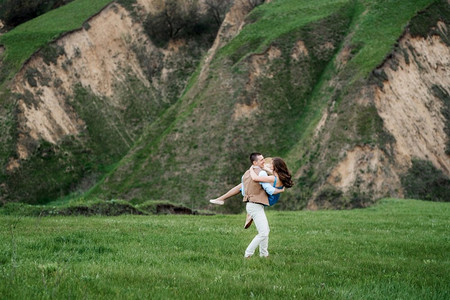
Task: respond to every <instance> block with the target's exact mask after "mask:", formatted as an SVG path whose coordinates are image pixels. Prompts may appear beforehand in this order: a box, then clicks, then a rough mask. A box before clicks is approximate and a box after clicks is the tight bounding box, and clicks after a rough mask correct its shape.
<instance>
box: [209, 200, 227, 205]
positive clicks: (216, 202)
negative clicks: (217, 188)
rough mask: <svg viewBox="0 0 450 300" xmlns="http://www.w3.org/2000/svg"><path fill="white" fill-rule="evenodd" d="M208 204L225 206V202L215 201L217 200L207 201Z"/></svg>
mask: <svg viewBox="0 0 450 300" xmlns="http://www.w3.org/2000/svg"><path fill="white" fill-rule="evenodd" d="M209 202H211V203H212V204H217V205H224V204H225V201H223V200H217V199H211V200H209Z"/></svg>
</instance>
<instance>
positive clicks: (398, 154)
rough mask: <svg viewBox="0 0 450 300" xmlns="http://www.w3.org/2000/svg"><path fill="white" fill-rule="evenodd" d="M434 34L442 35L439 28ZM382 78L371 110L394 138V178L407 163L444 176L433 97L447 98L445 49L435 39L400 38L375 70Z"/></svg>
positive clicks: (449, 80) (448, 162)
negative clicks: (427, 164)
mask: <svg viewBox="0 0 450 300" xmlns="http://www.w3.org/2000/svg"><path fill="white" fill-rule="evenodd" d="M436 29H438V30H440V31H442V33H443V34H447V30H448V29H447V26H446V25H445V24H444V23H443V22H439V23H438V24H437V26H436ZM381 70H383V71H384V73H385V74H386V76H387V80H385V81H384V82H383V87H382V88H380V87H379V88H377V90H376V95H375V104H376V107H377V109H378V112H379V114H380V116H381V118H382V119H383V121H384V125H385V127H386V129H387V130H388V131H389V132H390V133H391V134H392V136H393V137H394V138H395V146H394V157H395V161H396V166H397V167H398V170H399V171H400V172H402V171H403V172H404V171H405V170H406V169H408V168H409V167H410V166H411V159H412V158H419V159H423V160H429V161H431V162H432V163H433V165H434V166H435V167H436V168H438V169H441V170H442V171H443V172H444V173H445V174H447V175H450V156H449V155H448V154H446V149H445V148H446V141H447V140H448V138H449V137H448V136H447V134H446V133H445V126H446V122H448V120H446V119H445V117H444V116H443V114H442V110H443V105H444V103H443V101H442V99H440V98H439V97H437V95H436V94H435V93H434V91H433V90H434V89H436V88H438V89H442V90H445V91H446V92H447V93H450V47H449V45H447V44H446V43H445V42H444V41H443V40H442V38H441V37H440V36H439V35H438V34H435V35H432V36H430V37H427V38H423V37H411V35H410V34H406V35H405V36H404V37H403V38H402V39H401V40H400V42H399V46H398V51H396V52H395V54H394V55H393V57H392V58H390V59H389V60H388V61H386V63H385V64H384V65H383V66H382V67H381Z"/></svg>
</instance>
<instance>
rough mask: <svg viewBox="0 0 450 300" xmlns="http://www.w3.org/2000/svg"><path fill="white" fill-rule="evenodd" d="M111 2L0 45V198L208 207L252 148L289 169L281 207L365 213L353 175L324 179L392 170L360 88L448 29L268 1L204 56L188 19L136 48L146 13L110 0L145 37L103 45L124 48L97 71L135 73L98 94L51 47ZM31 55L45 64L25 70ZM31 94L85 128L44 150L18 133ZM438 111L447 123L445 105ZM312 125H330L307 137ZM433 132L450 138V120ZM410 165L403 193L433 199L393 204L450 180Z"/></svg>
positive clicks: (397, 17) (72, 9)
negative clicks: (362, 150)
mask: <svg viewBox="0 0 450 300" xmlns="http://www.w3.org/2000/svg"><path fill="white" fill-rule="evenodd" d="M109 2H110V1H100V0H98V1H84V0H75V1H73V2H71V3H69V4H67V5H66V6H63V7H61V8H58V9H56V10H53V11H50V12H48V13H46V14H44V15H41V16H39V17H38V18H36V19H33V20H31V21H29V22H27V23H24V24H21V25H20V26H18V27H17V28H15V29H13V30H11V31H10V32H8V33H6V34H4V35H2V36H0V44H2V45H3V47H2V48H1V49H0V51H2V50H3V49H4V52H3V54H0V55H1V56H2V57H1V64H2V67H1V72H0V73H1V74H0V103H2V106H1V107H0V131H1V132H2V133H3V134H2V136H0V146H1V147H0V163H1V165H2V166H3V168H2V170H1V172H0V187H1V189H0V203H6V202H27V203H30V204H46V203H49V202H52V201H55V200H56V201H57V202H54V203H65V202H70V200H72V199H74V198H75V199H78V198H79V200H80V199H81V200H85V199H86V200H87V201H96V200H98V199H100V200H112V199H120V200H125V201H131V202H132V204H133V205H137V204H140V203H144V202H146V201H149V200H157V201H170V202H172V203H177V204H181V205H184V206H187V207H189V208H190V209H194V210H195V209H205V208H207V207H206V206H207V205H208V201H207V200H208V199H210V198H213V197H217V196H218V195H220V194H222V193H224V192H225V191H227V190H228V189H229V188H231V187H232V186H234V185H235V184H237V183H238V182H239V181H240V177H241V175H242V174H243V172H244V171H245V170H246V169H247V168H248V165H249V163H248V158H247V157H248V154H249V153H251V152H254V151H258V152H262V153H263V154H264V155H265V156H280V157H283V158H284V159H285V160H286V161H287V163H288V166H289V168H290V170H291V172H292V173H293V174H294V181H295V185H294V187H293V188H292V189H290V190H289V191H287V192H285V193H284V195H283V199H284V201H282V202H281V203H280V204H279V205H278V206H277V207H278V208H279V209H302V208H305V207H306V206H307V204H308V201H311V200H314V201H316V200H317V201H316V202H317V203H318V204H324V205H323V207H327V205H328V207H334V208H354V207H365V206H368V205H370V204H372V203H374V200H375V199H374V197H372V196H371V195H372V190H371V189H370V187H369V188H361V187H360V182H358V181H357V180H356V181H355V183H354V185H353V186H351V187H350V188H349V190H348V191H345V192H344V191H343V190H340V189H338V188H335V187H334V186H332V185H330V184H328V183H327V180H328V178H329V176H330V172H331V171H330V170H332V168H333V167H335V166H337V164H338V163H339V162H341V161H342V159H343V157H344V155H346V153H347V151H349V150H351V149H354V148H355V147H368V148H371V149H375V148H376V149H379V150H380V151H382V152H383V154H384V157H386V160H393V155H394V154H393V150H392V149H393V145H394V144H395V139H394V138H393V136H392V135H391V134H390V133H388V132H386V129H385V126H384V124H383V119H382V118H381V117H380V115H379V112H378V111H377V108H376V107H375V104H374V103H373V101H366V102H365V97H366V96H368V94H369V93H371V91H370V89H371V88H372V87H374V86H383V80H385V79H386V78H385V77H384V76H385V75H386V74H384V75H383V73H379V72H378V73H377V72H375V70H376V69H377V67H378V66H380V65H381V64H382V63H383V62H384V61H385V60H386V59H387V58H388V57H390V56H392V53H395V51H399V49H397V43H398V40H399V39H400V38H401V37H402V35H403V34H404V33H405V32H410V33H411V34H412V35H414V36H417V35H420V36H426V35H428V34H430V33H433V32H434V31H433V30H435V29H433V26H435V25H436V24H437V21H438V20H440V21H441V22H443V23H444V24H447V25H446V26H447V27H448V26H450V5H449V4H448V2H447V1H445V0H417V1H407V0H402V1H388V0H373V1H369V0H367V1H366V0H338V1H333V0H314V1H313V0H304V1H303V0H302V1H298V0H273V1H270V2H269V3H264V4H262V5H258V6H256V7H255V8H253V10H251V11H250V13H249V14H247V15H246V16H245V20H244V23H245V25H244V26H243V27H242V30H241V31H240V32H239V34H237V35H236V36H233V37H232V38H230V39H229V40H228V39H226V35H227V30H228V29H229V27H230V26H232V25H230V24H226V25H225V26H223V28H222V29H223V32H221V34H222V36H219V38H223V37H225V39H226V42H223V41H222V43H221V48H219V49H217V51H215V49H212V50H214V51H215V52H214V51H211V52H209V53H210V54H211V55H213V56H212V59H211V60H210V61H205V57H206V55H209V54H208V52H207V51H208V49H210V47H211V46H212V45H211V40H212V37H214V36H211V30H208V29H205V28H203V29H202V27H201V26H207V24H208V22H203V21H202V22H203V23H201V22H199V23H198V24H197V23H196V24H194V25H195V26H194V25H192V24H191V27H190V28H191V31H190V34H192V32H203V33H204V34H203V35H200V36H190V35H189V34H186V35H183V37H182V38H179V39H178V40H175V41H171V42H172V43H167V41H166V42H165V43H163V44H164V46H155V45H153V44H151V43H150V42H148V43H147V41H149V40H151V39H152V28H149V24H153V23H149V19H148V18H149V16H150V15H148V16H147V15H145V14H144V13H143V11H142V10H141V9H140V8H139V7H138V6H135V5H133V3H135V2H134V1H133V0H122V1H117V2H116V3H115V4H112V5H111V6H108V7H109V9H110V10H111V11H113V13H116V14H117V13H118V11H119V6H123V7H124V8H125V9H126V10H128V12H129V15H127V14H126V13H124V14H122V13H121V14H122V15H121V18H122V17H123V18H129V19H130V20H131V22H130V23H133V24H135V25H139V26H140V25H142V26H141V27H140V28H142V30H137V31H136V32H134V31H133V33H130V36H126V37H124V36H122V37H121V38H116V40H118V39H122V40H124V41H126V42H127V45H126V46H124V47H125V49H126V50H125V52H126V53H117V54H116V55H115V56H114V57H112V58H111V59H110V60H111V61H113V60H114V59H113V58H115V57H117V56H121V55H124V56H128V54H132V55H135V56H136V57H137V59H138V62H137V64H138V65H139V66H138V67H139V68H140V70H142V73H143V75H142V76H140V74H141V73H139V75H137V73H132V72H131V71H132V69H133V67H130V66H129V65H128V62H127V61H124V62H121V63H120V67H118V69H117V71H115V72H114V73H115V74H113V76H112V77H114V78H115V80H117V81H115V82H113V83H112V84H111V91H110V95H108V96H107V95H100V94H98V93H97V94H96V93H95V92H94V91H93V90H92V89H91V87H90V85H89V83H82V82H83V80H82V79H83V74H82V73H83V71H74V70H72V65H73V63H74V61H75V60H78V61H83V63H85V65H83V67H84V68H85V69H82V68H80V69H78V70H88V69H89V60H88V59H86V60H85V57H84V55H85V53H82V52H80V51H78V52H77V51H75V52H74V53H75V54H69V52H70V53H71V52H72V51H71V50H72V49H70V51H66V52H68V53H66V52H64V49H62V48H61V46H58V45H57V44H56V43H54V42H52V41H54V40H55V39H56V38H57V37H59V36H61V35H62V34H63V33H64V32H68V31H71V30H74V29H77V28H78V29H80V30H85V32H89V30H93V29H91V27H90V26H91V25H89V24H87V23H85V21H86V20H87V19H88V18H89V17H91V16H93V15H95V14H96V13H98V12H100V10H101V9H102V8H103V7H105V5H106V4H108V3H109ZM186 3H187V2H186ZM186 3H185V4H186ZM231 9H233V8H231ZM113 13H112V14H113ZM233 13H234V14H235V15H239V14H237V13H236V12H232V14H231V15H233ZM83 24H84V28H82V27H83ZM155 24H156V23H155ZM205 24H206V25H205ZM139 26H135V27H136V28H137V27H139ZM127 28H128V27H127ZM192 28H196V29H195V30H197V31H195V30H194V29H192ZM130 30H134V29H130ZM448 32H450V31H448ZM448 32H447V35H445V34H443V33H440V34H441V38H442V39H443V40H444V41H448V40H450V35H449V34H448ZM214 34H215V33H214ZM131 36H134V37H136V38H135V39H134V38H133V39H134V42H131V40H132V38H131ZM72 42H73V41H72ZM90 42H91V43H93V44H94V43H95V42H96V41H95V40H92V41H90ZM73 43H74V45H75V42H73ZM150 44H151V45H150ZM156 45H159V44H158V43H156ZM72 47H73V46H72ZM164 47H166V48H164ZM75 48H76V47H75ZM122 50H123V49H122ZM122 50H121V51H122ZM36 51H38V52H36ZM171 51H172V52H171ZM86 52H88V51H86ZM33 53H36V55H35V56H36V57H38V58H42V59H43V61H44V62H45V65H46V66H41V67H42V68H41V69H39V70H38V68H39V66H34V67H33V66H28V65H26V64H25V65H24V66H23V64H24V63H25V62H26V61H27V60H28V59H29V58H30V55H32V54H33ZM168 53H169V54H168ZM70 55H72V56H71V57H69V56H70ZM93 56H94V57H95V54H94V55H93ZM58 58H61V59H59V63H58V62H57V59H58ZM91 59H94V60H96V59H98V58H97V57H95V58H92V57H91ZM43 65H44V64H43ZM22 66H23V69H22V73H21V74H23V75H22V76H23V78H21V79H20V80H22V81H23V82H21V83H19V84H23V87H24V90H23V92H21V93H12V92H11V90H10V84H11V83H12V82H14V80H15V79H14V76H15V75H16V74H18V73H17V72H18V71H19V69H20V68H22ZM47 67H48V68H47ZM138 67H136V68H138ZM52 68H53V69H52ZM48 70H50V71H48ZM52 70H53V71H52ZM54 70H59V71H61V72H62V73H64V74H66V75H67V74H69V75H68V77H67V78H74V77H76V78H78V79H77V80H78V81H77V80H74V81H73V85H72V86H71V87H70V90H71V91H70V93H68V92H67V91H66V90H65V89H64V87H62V85H63V82H61V79H59V78H54V79H53V80H51V79H49V78H53V77H51V76H53V75H52V74H56V72H55V71H54ZM46 71H48V73H46V74H47V75H46V76H49V77H48V78H47V77H45V76H44V73H45V72H46ZM95 71H97V70H95ZM52 72H53V73H52ZM71 72H72V73H71ZM79 72H80V73H79ZM130 72H131V73H130ZM170 72H172V73H170ZM167 74H170V75H167ZM141 77H145V78H144V79H142V78H141ZM105 81H106V80H105ZM39 87H46V88H50V89H52V92H54V94H55V95H59V96H58V97H59V99H58V101H60V102H64V105H63V106H64V107H65V109H66V110H67V111H69V112H70V114H73V115H76V118H79V120H81V121H82V122H84V123H83V124H84V125H85V126H84V127H83V126H81V125H80V128H81V127H82V128H81V129H80V133H79V134H78V135H74V136H72V135H67V136H64V137H62V138H60V139H59V140H58V142H56V143H55V144H54V143H51V142H49V141H47V140H45V139H44V138H42V137H39V138H38V139H36V138H34V137H32V136H31V135H30V134H29V132H27V130H28V129H27V128H25V127H24V126H25V125H24V122H25V121H24V120H25V119H26V116H24V113H23V112H22V111H21V110H20V108H19V105H18V103H22V105H23V106H27V107H29V108H30V107H33V108H36V107H37V108H39V105H40V104H39V103H40V101H41V102H42V99H41V98H40V97H41V96H42V95H43V90H42V89H41V90H40V89H39ZM32 91H33V93H34V94H33V93H32ZM433 91H434V92H436V91H438V92H440V94H439V95H440V96H439V97H440V98H442V101H443V103H444V101H448V99H447V98H448V95H447V94H446V93H445V91H443V90H441V89H439V87H438V88H437V89H436V88H435V89H434V90H433ZM433 91H431V92H433ZM431 92H430V93H431ZM434 92H433V93H434ZM71 93H73V95H72V94H71ZM111 95H112V96H111ZM445 103H447V102H445ZM445 105H447V106H448V108H447V110H443V115H444V117H445V118H447V120H446V122H447V123H449V122H450V117H448V115H449V114H448V111H450V106H449V105H448V104H445ZM325 114H328V115H330V116H332V117H330V118H329V121H328V122H327V125H326V127H325V128H322V131H321V132H319V133H317V132H315V130H316V128H317V125H318V124H319V121H320V120H321V119H322V118H323V117H324V115H325ZM81 121H80V122H81ZM449 124H450V123H449ZM446 128H447V129H446V130H447V131H446V132H450V131H448V128H450V125H448V126H447V127H446ZM56 131H57V130H56ZM447 134H448V133H447ZM449 138H450V137H449ZM19 140H20V143H21V144H20V147H23V148H26V150H28V154H29V157H27V158H26V159H22V158H21V157H20V155H19V149H18V147H19V146H18V144H19ZM343 153H344V154H343ZM417 166H419V167H417ZM413 167H414V170H413V171H414V172H412V171H411V170H410V172H409V173H407V174H406V175H404V176H403V177H402V178H401V180H402V183H401V184H402V186H403V187H404V188H405V189H408V188H409V187H411V186H413V187H415V186H417V184H416V182H421V183H422V185H421V186H432V187H436V190H438V189H439V191H438V192H436V193H435V192H434V191H430V192H428V191H426V192H423V191H422V190H423V189H422V188H419V189H416V190H419V191H409V190H406V192H405V193H406V195H409V196H411V197H419V198H423V199H425V198H426V199H429V200H433V199H434V200H440V201H444V200H445V199H444V198H446V197H447V195H448V193H446V192H445V191H446V190H448V189H447V188H446V187H447V186H449V185H450V179H448V178H447V176H446V175H445V174H441V173H439V171H438V170H435V167H433V166H432V165H430V166H428V165H426V163H421V162H420V161H419V162H418V163H417V164H415V165H414V166H413ZM425 168H426V170H427V172H423V170H424V169H425ZM360 171H361V170H360ZM386 172H387V171H386ZM416 173H418V174H423V176H425V175H424V174H434V175H433V179H432V181H429V180H422V179H421V178H419V179H417V178H414V180H413V179H411V178H412V177H414V176H413V175H414V174H416ZM408 174H409V175H408ZM411 174H412V175H411ZM400 175H402V174H400ZM428 182H429V184H428ZM425 183H426V184H425ZM396 189H397V191H398V190H399V189H401V187H400V186H398V187H396ZM433 189H434V188H433ZM388 194H389V193H388V192H386V194H383V196H386V195H388ZM397 194H398V193H397ZM397 194H396V195H397ZM436 195H439V197H438V198H439V199H438V198H437V197H436ZM325 204H326V205H325ZM217 209H218V211H222V212H239V211H241V209H242V206H241V204H240V203H239V201H230V203H229V204H227V205H225V207H224V208H217Z"/></svg>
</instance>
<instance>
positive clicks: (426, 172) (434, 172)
mask: <svg viewBox="0 0 450 300" xmlns="http://www.w3.org/2000/svg"><path fill="white" fill-rule="evenodd" d="M401 182H402V186H403V188H404V189H405V196H407V197H409V198H414V199H422V200H428V201H445V202H450V178H448V177H447V176H445V174H443V173H442V171H441V170H438V169H436V168H435V167H434V166H433V164H432V163H431V162H429V161H426V160H420V159H413V161H412V167H411V168H410V169H409V170H408V172H407V173H406V174H404V175H403V176H402V177H401Z"/></svg>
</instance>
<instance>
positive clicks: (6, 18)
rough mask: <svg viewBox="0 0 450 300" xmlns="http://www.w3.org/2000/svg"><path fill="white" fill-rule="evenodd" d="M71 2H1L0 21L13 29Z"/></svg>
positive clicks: (47, 0)
mask: <svg viewBox="0 0 450 300" xmlns="http://www.w3.org/2000/svg"><path fill="white" fill-rule="evenodd" d="M71 1H73V0H3V1H0V19H1V20H2V21H3V23H4V25H5V26H8V27H15V26H17V25H19V24H21V23H24V22H26V21H28V20H31V19H33V18H36V17H37V16H40V15H42V14H44V13H46V12H48V11H50V10H52V9H55V8H58V7H60V6H62V5H65V4H67V3H69V2H71Z"/></svg>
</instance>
